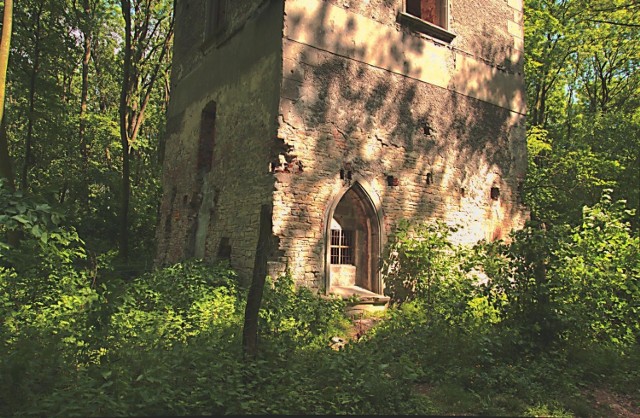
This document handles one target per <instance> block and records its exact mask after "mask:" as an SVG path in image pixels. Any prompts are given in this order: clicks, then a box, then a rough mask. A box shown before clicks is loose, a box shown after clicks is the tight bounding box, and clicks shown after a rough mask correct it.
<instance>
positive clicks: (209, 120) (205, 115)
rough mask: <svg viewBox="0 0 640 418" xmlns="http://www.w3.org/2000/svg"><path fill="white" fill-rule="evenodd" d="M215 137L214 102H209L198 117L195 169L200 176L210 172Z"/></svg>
mask: <svg viewBox="0 0 640 418" xmlns="http://www.w3.org/2000/svg"><path fill="white" fill-rule="evenodd" d="M215 136H216V102H209V103H207V105H206V106H205V107H204V109H203V110H202V115H201V117H200V138H199V142H198V162H197V168H198V173H199V174H200V175H202V174H206V173H208V172H210V171H211V167H212V164H213V148H214V146H215Z"/></svg>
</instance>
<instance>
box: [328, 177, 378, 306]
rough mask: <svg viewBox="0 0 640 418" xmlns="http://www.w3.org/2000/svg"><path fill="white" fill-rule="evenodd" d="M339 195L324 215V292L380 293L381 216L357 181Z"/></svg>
mask: <svg viewBox="0 0 640 418" xmlns="http://www.w3.org/2000/svg"><path fill="white" fill-rule="evenodd" d="M341 192H342V194H340V193H339V194H338V196H336V199H335V200H334V202H333V204H332V205H331V206H330V208H329V211H328V213H327V223H326V225H327V228H326V231H325V249H326V251H325V253H326V258H325V280H326V285H327V286H326V289H327V293H338V294H342V295H345V294H353V293H355V294H362V293H363V292H364V293H368V292H371V293H374V294H382V292H383V288H382V283H381V280H380V274H379V271H378V263H379V259H380V245H381V244H380V243H381V216H380V214H379V210H378V209H377V208H376V205H375V204H374V202H373V200H372V199H371V196H370V194H369V193H367V191H366V190H365V188H364V187H363V185H362V184H361V183H360V182H356V183H354V185H353V186H351V187H349V188H348V189H346V190H344V189H343V190H342V191H341Z"/></svg>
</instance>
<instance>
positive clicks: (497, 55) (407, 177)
mask: <svg viewBox="0 0 640 418" xmlns="http://www.w3.org/2000/svg"><path fill="white" fill-rule="evenodd" d="M452 3H453V5H452V10H451V12H450V14H451V22H452V24H451V27H450V30H451V31H453V32H455V33H457V34H458V36H457V37H456V39H454V41H453V42H451V44H444V43H442V42H439V41H434V40H433V39H431V38H429V37H427V36H424V35H421V34H415V33H412V32H410V31H407V30H405V29H404V28H403V27H401V26H400V25H399V24H398V23H397V22H396V15H397V12H398V10H400V7H401V4H402V3H401V1H396V2H391V1H369V2H355V1H350V2H349V1H319V0H287V2H286V4H285V6H286V9H285V10H286V16H285V30H284V34H285V38H284V41H283V82H282V89H281V100H280V115H281V116H280V125H279V130H278V136H279V137H280V138H281V139H283V141H284V143H285V144H286V145H287V146H289V147H290V149H289V150H288V152H286V153H283V155H282V160H283V161H285V162H288V163H289V165H288V166H290V167H292V169H290V170H288V172H286V171H287V170H280V171H284V172H279V173H276V174H275V175H276V191H275V192H274V215H273V217H274V234H275V235H277V236H278V237H279V238H280V245H281V249H282V250H283V251H284V252H285V260H286V263H287V265H288V268H289V269H290V270H291V271H292V272H293V273H294V276H295V278H296V279H297V280H298V281H299V282H300V283H302V284H305V285H307V286H310V287H312V288H322V287H323V285H324V277H323V276H324V251H325V248H324V238H323V234H324V231H325V227H326V225H325V222H326V221H327V219H326V212H327V207H328V205H329V204H330V202H332V201H333V199H334V198H335V196H336V194H337V193H338V192H339V191H340V190H343V189H342V188H343V186H344V184H345V182H344V180H343V179H341V178H340V170H341V169H344V170H349V171H352V173H353V180H352V181H356V180H358V179H360V180H361V181H363V182H366V183H367V184H368V185H369V186H368V187H370V193H373V194H375V196H373V197H374V198H375V199H377V200H379V201H380V202H381V209H382V212H383V215H384V231H382V233H383V237H384V236H387V235H388V234H389V233H391V232H392V230H393V227H394V225H395V224H396V222H397V221H398V220H399V219H401V218H408V219H413V220H431V219H442V220H445V221H447V222H448V223H450V224H452V225H453V224H455V225H458V226H459V227H460V229H459V231H458V232H457V233H456V234H455V235H454V237H453V238H454V240H455V241H457V242H463V243H465V242H466V243H472V242H475V241H477V240H479V239H494V238H498V237H505V236H506V235H507V233H508V231H509V230H511V229H512V228H517V227H520V226H521V225H522V223H523V221H524V219H525V218H526V211H525V209H524V208H523V207H522V206H521V205H520V204H519V202H518V195H517V188H518V184H519V182H521V181H522V180H523V178H524V175H525V169H526V145H525V126H524V111H525V107H524V85H523V80H522V74H521V71H522V62H521V56H520V53H519V52H518V50H517V49H516V48H515V45H517V42H518V41H517V40H516V38H517V36H515V35H514V34H512V33H510V31H511V32H514V29H513V28H512V27H511V26H510V23H509V22H512V20H510V19H512V18H513V17H514V13H515V12H516V10H515V9H514V8H513V7H512V5H510V4H508V3H507V2H506V1H501V0H485V1H483V2H478V4H477V5H475V7H472V5H469V4H467V5H457V3H458V2H452ZM459 3H462V2H459ZM509 3H511V2H509ZM481 6H483V7H482V8H481ZM482 10H486V11H487V13H486V15H485V14H483V13H482ZM471 22H473V23H471ZM463 26H464V27H463ZM490 28H491V29H490ZM520 30H521V27H520ZM516 35H517V34H516ZM276 171H278V170H276ZM388 176H393V177H395V178H397V179H398V185H397V186H389V185H388V183H387V179H388ZM492 188H497V189H499V194H500V195H499V197H497V198H496V199H493V198H492V197H491V189H492Z"/></svg>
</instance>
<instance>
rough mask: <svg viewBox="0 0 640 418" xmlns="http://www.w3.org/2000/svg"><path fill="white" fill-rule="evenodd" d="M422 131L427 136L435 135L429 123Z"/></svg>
mask: <svg viewBox="0 0 640 418" xmlns="http://www.w3.org/2000/svg"><path fill="white" fill-rule="evenodd" d="M422 130H423V132H424V134H425V135H426V136H431V134H432V133H433V128H432V127H431V126H429V124H428V123H425V124H424V126H423V127H422Z"/></svg>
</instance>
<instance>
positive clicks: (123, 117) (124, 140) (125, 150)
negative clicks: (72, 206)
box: [118, 0, 131, 264]
mask: <svg viewBox="0 0 640 418" xmlns="http://www.w3.org/2000/svg"><path fill="white" fill-rule="evenodd" d="M120 4H121V7H122V16H123V17H124V22H125V47H124V48H125V49H124V64H123V68H122V89H121V91H120V143H121V145H122V196H121V199H120V248H119V253H118V255H119V256H120V259H121V261H122V262H123V263H125V264H126V263H128V261H129V200H130V196H131V181H130V179H129V171H130V168H129V134H128V131H127V125H128V120H129V118H128V114H129V97H130V94H129V91H130V90H131V3H130V2H129V0H121V2H120Z"/></svg>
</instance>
